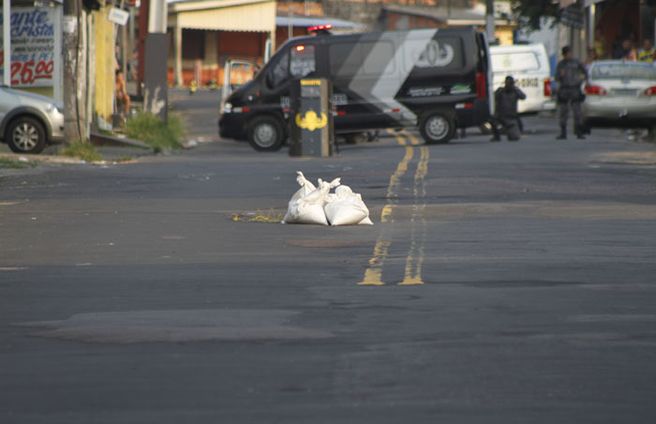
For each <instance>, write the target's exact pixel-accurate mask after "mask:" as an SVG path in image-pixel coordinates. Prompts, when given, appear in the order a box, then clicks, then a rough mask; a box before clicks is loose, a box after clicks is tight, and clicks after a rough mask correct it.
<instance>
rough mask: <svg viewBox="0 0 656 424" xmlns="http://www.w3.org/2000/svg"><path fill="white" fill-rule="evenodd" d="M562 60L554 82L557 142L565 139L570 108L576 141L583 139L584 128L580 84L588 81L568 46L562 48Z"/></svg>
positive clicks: (586, 75) (584, 71)
mask: <svg viewBox="0 0 656 424" xmlns="http://www.w3.org/2000/svg"><path fill="white" fill-rule="evenodd" d="M562 53H563V59H562V60H561V61H560V62H558V65H557V66H556V82H558V93H557V97H558V109H559V114H558V116H559V123H560V135H559V136H558V137H556V138H557V139H558V140H564V139H566V138H567V119H568V117H569V109H570V107H571V109H572V112H573V114H574V133H575V134H576V137H577V138H578V139H584V138H585V137H584V135H583V132H584V128H583V122H582V118H581V103H582V102H583V100H584V99H585V98H584V96H583V93H582V92H581V84H582V83H583V81H586V80H587V79H588V74H587V71H586V69H585V66H583V64H582V63H581V62H579V61H578V60H577V59H574V57H573V55H572V50H571V49H570V47H569V46H565V47H563V48H562Z"/></svg>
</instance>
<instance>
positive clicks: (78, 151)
mask: <svg viewBox="0 0 656 424" xmlns="http://www.w3.org/2000/svg"><path fill="white" fill-rule="evenodd" d="M61 154H62V155H64V156H68V157H71V158H78V159H82V160H83V161H86V162H98V161H101V160H102V156H100V153H98V151H97V150H96V148H95V147H94V146H93V144H91V143H89V142H85V141H79V140H77V141H75V142H73V143H71V144H69V145H67V146H66V147H64V149H63V150H62V151H61Z"/></svg>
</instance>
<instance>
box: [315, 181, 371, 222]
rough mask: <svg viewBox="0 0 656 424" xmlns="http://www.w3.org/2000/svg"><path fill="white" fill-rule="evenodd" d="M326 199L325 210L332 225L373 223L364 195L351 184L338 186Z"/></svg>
mask: <svg viewBox="0 0 656 424" xmlns="http://www.w3.org/2000/svg"><path fill="white" fill-rule="evenodd" d="M326 200H327V203H326V205H325V207H324V211H325V213H326V218H327V219H328V222H329V223H330V225H373V222H371V219H370V218H369V209H368V208H367V206H366V205H365V204H364V202H363V201H362V196H361V195H360V194H359V193H353V190H351V188H350V187H349V186H344V185H343V186H339V187H337V188H336V189H335V194H334V195H330V196H329V197H327V199H326Z"/></svg>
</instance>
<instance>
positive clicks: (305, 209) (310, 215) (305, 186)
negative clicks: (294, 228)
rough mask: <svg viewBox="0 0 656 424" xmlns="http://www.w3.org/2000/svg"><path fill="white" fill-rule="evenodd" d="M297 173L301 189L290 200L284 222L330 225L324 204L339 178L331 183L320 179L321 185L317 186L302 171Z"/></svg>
mask: <svg viewBox="0 0 656 424" xmlns="http://www.w3.org/2000/svg"><path fill="white" fill-rule="evenodd" d="M297 174H298V177H297V178H296V181H297V182H298V184H299V185H300V186H301V189H299V190H298V191H297V192H296V193H294V195H293V196H292V198H291V200H290V201H289V205H288V208H287V213H286V214H285V217H284V219H283V223H285V224H319V225H328V220H327V219H326V213H325V211H324V206H325V204H326V198H327V196H328V194H329V193H330V190H331V189H332V188H333V187H337V186H338V185H339V178H337V179H335V180H333V181H332V182H330V183H328V182H325V181H322V180H321V179H319V186H318V187H317V188H315V187H314V185H313V184H312V183H311V182H309V181H308V180H306V179H305V177H304V176H303V173H302V172H300V171H299V172H297ZM310 188H313V190H310Z"/></svg>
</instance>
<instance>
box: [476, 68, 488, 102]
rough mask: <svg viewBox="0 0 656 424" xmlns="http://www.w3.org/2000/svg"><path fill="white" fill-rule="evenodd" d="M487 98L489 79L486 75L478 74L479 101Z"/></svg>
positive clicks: (477, 95) (477, 94)
mask: <svg viewBox="0 0 656 424" xmlns="http://www.w3.org/2000/svg"><path fill="white" fill-rule="evenodd" d="M486 97H487V78H485V73H483V72H476V98H477V99H479V100H485V98H486Z"/></svg>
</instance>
